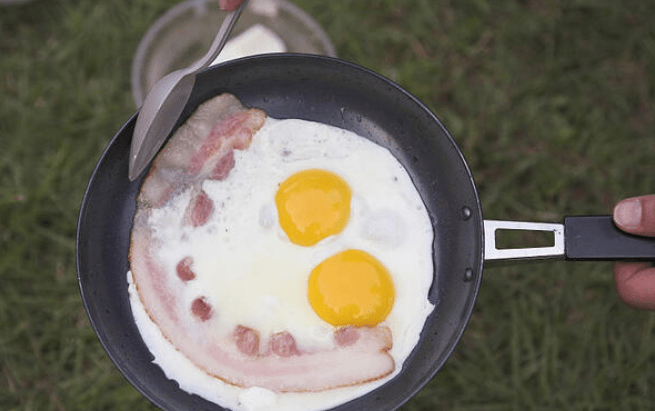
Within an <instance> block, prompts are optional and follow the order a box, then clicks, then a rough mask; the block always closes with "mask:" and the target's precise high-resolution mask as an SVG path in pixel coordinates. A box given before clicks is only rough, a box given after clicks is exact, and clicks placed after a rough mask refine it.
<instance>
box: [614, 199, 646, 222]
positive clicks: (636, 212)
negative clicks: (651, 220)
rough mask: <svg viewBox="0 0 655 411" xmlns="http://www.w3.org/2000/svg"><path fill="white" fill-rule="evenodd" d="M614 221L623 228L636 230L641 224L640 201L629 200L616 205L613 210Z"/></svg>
mask: <svg viewBox="0 0 655 411" xmlns="http://www.w3.org/2000/svg"><path fill="white" fill-rule="evenodd" d="M614 221H616V224H618V225H620V226H621V227H624V228H638V227H639V225H640V224H641V201H639V199H636V198H630V199H628V200H623V201H621V202H620V203H618V204H617V205H616V207H615V208H614Z"/></svg>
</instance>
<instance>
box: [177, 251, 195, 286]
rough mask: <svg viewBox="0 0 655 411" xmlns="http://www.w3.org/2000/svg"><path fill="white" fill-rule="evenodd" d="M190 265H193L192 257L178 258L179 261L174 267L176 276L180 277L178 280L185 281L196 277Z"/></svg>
mask: <svg viewBox="0 0 655 411" xmlns="http://www.w3.org/2000/svg"><path fill="white" fill-rule="evenodd" d="M192 266H193V259H192V258H191V257H184V258H183V259H182V260H180V262H179V263H177V266H176V267H175V272H176V273H177V276H178V277H179V278H180V280H182V281H185V282H186V281H191V280H193V279H194V278H196V274H195V273H194V272H193V269H192V268H191V267H192Z"/></svg>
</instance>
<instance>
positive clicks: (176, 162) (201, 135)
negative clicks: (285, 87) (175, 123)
mask: <svg viewBox="0 0 655 411" xmlns="http://www.w3.org/2000/svg"><path fill="white" fill-rule="evenodd" d="M265 119H266V113H264V112H263V111H261V110H259V109H246V108H245V107H244V106H243V105H242V104H241V102H240V101H239V100H238V99H237V98H236V97H234V96H232V95H230V94H223V95H221V96H218V97H216V98H214V99H211V100H209V101H207V102H205V103H203V104H202V105H200V107H198V109H197V110H196V111H195V112H194V113H193V114H192V115H191V117H190V118H189V120H187V122H186V123H184V124H183V125H182V126H181V127H180V128H179V129H178V130H177V131H176V135H175V138H172V139H170V140H169V142H168V143H167V144H166V146H164V148H163V150H162V151H161V152H160V153H159V154H158V155H157V157H156V158H155V160H154V161H153V164H152V165H151V167H150V171H149V172H148V175H147V177H146V179H145V180H144V182H143V186H142V187H141V193H140V195H139V198H138V201H139V203H141V204H142V205H144V206H146V207H159V206H162V205H163V204H165V203H166V202H167V201H168V200H169V199H170V198H172V197H173V196H174V195H175V194H176V193H179V192H181V191H182V190H184V189H185V188H187V187H189V186H194V185H199V184H200V183H201V182H202V181H203V180H205V179H207V178H213V179H219V180H220V179H222V178H225V177H227V175H228V174H229V172H230V170H231V169H232V167H233V166H234V158H233V155H234V154H233V150H235V149H237V150H243V149H246V148H248V147H249V146H250V141H251V140H252V136H253V134H254V133H256V132H257V130H259V129H260V128H261V127H262V126H263V125H264V121H265ZM207 124H212V125H211V126H207Z"/></svg>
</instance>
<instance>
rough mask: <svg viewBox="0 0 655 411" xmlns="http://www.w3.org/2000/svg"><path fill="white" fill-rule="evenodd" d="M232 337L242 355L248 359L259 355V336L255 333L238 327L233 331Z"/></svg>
mask: <svg viewBox="0 0 655 411" xmlns="http://www.w3.org/2000/svg"><path fill="white" fill-rule="evenodd" d="M233 335H234V340H235V342H236V345H237V348H238V349H239V351H241V353H242V354H245V355H247V356H248V357H254V356H256V355H257V354H259V334H258V333H257V331H255V330H253V329H251V328H248V327H244V326H242V325H239V326H238V327H237V328H236V329H235V330H234V333H233Z"/></svg>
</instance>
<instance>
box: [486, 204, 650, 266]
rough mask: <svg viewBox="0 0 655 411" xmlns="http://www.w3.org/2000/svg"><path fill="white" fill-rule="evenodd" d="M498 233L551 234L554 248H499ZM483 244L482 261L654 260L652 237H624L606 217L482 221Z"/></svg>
mask: <svg viewBox="0 0 655 411" xmlns="http://www.w3.org/2000/svg"><path fill="white" fill-rule="evenodd" d="M498 230H527V231H546V232H551V233H553V237H554V242H553V244H554V245H553V246H548V247H536V248H508V249H504V248H501V249H499V248H498V246H497V244H496V232H497V231H498ZM484 245H485V250H484V259H485V262H500V261H522V260H534V259H548V258H566V259H567V260H585V261H588V260H604V261H612V260H637V261H639V260H651V261H655V238H651V237H641V236H636V235H633V234H628V233H626V232H624V231H622V230H620V229H619V228H618V227H617V226H616V225H615V224H614V221H613V220H612V216H609V215H608V216H573V217H566V218H565V219H564V224H558V223H527V222H518V221H498V220H485V221H484Z"/></svg>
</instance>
